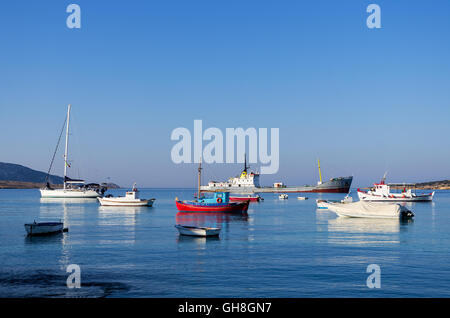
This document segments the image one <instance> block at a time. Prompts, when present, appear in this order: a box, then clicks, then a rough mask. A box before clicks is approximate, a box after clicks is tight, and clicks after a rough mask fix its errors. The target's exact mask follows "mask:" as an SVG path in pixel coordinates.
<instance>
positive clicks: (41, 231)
mask: <svg viewBox="0 0 450 318" xmlns="http://www.w3.org/2000/svg"><path fill="white" fill-rule="evenodd" d="M24 226H25V230H26V231H27V234H28V235H29V236H33V235H49V234H54V233H60V232H63V231H64V225H63V223H62V222H39V223H37V222H36V221H34V223H28V224H25V225H24Z"/></svg>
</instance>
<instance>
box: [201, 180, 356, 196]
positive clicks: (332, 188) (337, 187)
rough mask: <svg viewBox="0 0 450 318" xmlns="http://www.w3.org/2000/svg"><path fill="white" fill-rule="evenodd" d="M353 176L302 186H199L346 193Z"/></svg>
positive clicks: (205, 189)
mask: <svg viewBox="0 0 450 318" xmlns="http://www.w3.org/2000/svg"><path fill="white" fill-rule="evenodd" d="M352 180H353V177H342V178H335V179H331V180H330V181H327V182H324V183H322V184H318V185H316V186H302V187H279V188H274V187H223V188H221V187H209V186H203V187H201V191H202V192H216V191H222V192H231V193H248V194H251V193H301V192H305V193H307V192H310V193H312V192H319V193H348V192H349V190H350V186H351V185H352Z"/></svg>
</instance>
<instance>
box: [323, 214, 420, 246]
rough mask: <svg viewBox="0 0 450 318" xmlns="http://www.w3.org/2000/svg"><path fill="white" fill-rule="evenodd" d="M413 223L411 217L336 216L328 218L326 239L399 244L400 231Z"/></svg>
mask: <svg viewBox="0 0 450 318" xmlns="http://www.w3.org/2000/svg"><path fill="white" fill-rule="evenodd" d="M413 223H414V221H413V219H406V220H401V219H370V218H348V217H337V218H334V219H329V220H328V241H329V242H330V243H333V244H338V245H355V246H365V245H367V246H380V245H387V244H399V243H400V238H399V233H400V231H403V230H407V229H408V226H410V225H411V224H413Z"/></svg>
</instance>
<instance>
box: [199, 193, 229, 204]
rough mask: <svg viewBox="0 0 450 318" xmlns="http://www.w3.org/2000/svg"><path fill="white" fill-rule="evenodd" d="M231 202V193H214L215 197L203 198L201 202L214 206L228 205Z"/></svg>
mask: <svg viewBox="0 0 450 318" xmlns="http://www.w3.org/2000/svg"><path fill="white" fill-rule="evenodd" d="M229 201H230V193H229V192H214V195H213V196H212V197H210V198H201V199H200V200H199V202H201V203H207V204H214V203H228V202H229Z"/></svg>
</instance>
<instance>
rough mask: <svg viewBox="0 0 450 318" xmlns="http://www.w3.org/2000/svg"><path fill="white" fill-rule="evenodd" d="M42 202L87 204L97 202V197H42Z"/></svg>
mask: <svg viewBox="0 0 450 318" xmlns="http://www.w3.org/2000/svg"><path fill="white" fill-rule="evenodd" d="M40 202H41V204H87V203H96V202H97V199H96V198H93V199H92V198H86V199H80V198H41V199H40Z"/></svg>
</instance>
